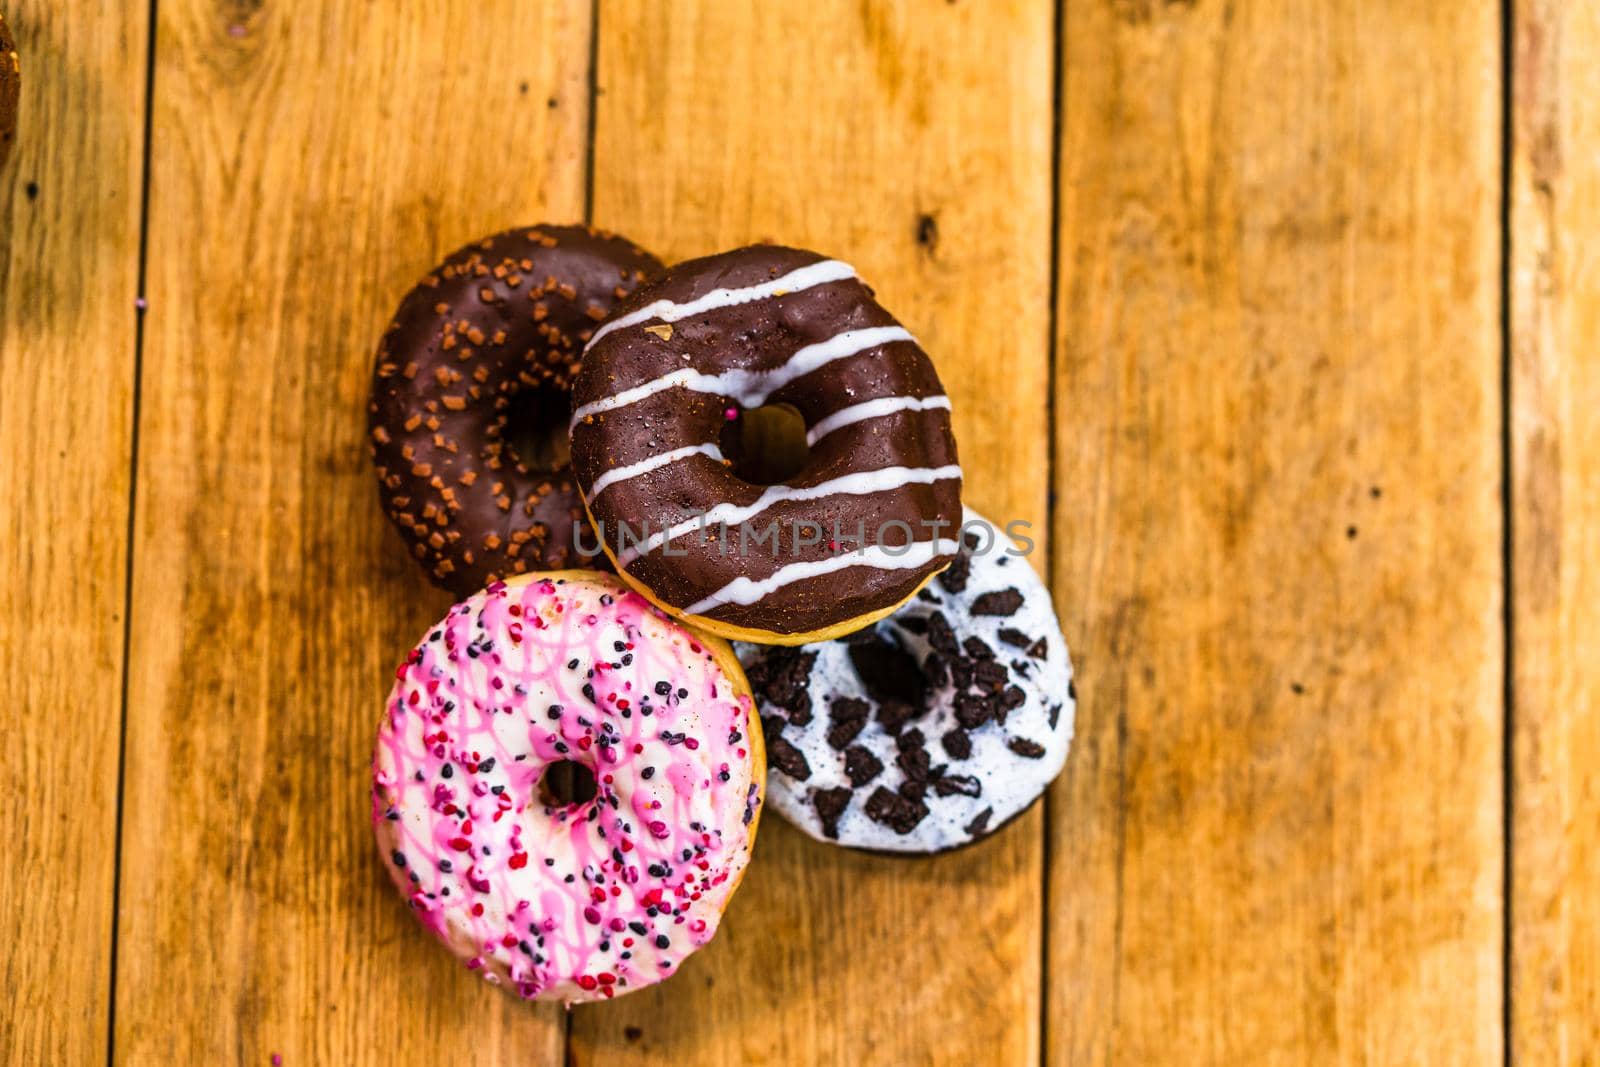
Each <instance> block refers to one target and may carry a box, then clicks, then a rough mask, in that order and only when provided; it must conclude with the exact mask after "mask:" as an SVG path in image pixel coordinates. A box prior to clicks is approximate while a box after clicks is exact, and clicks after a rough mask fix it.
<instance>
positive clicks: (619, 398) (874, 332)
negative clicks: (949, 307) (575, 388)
mask: <svg viewBox="0 0 1600 1067" xmlns="http://www.w3.org/2000/svg"><path fill="white" fill-rule="evenodd" d="M779 280H780V281H781V280H782V279H779ZM893 341H910V342H912V343H915V342H916V338H915V337H912V336H911V334H910V332H908V331H907V330H906V329H905V328H904V327H902V326H869V327H866V328H865V329H860V330H846V331H844V332H843V333H838V334H834V335H833V336H832V337H830V338H828V339H827V340H826V341H818V342H817V343H816V344H810V345H806V346H805V347H804V348H802V349H800V350H798V351H797V352H795V354H794V355H792V356H790V357H789V359H788V360H787V361H785V362H784V363H783V364H782V365H781V366H777V367H774V368H772V369H771V370H765V371H750V370H743V369H738V368H736V369H734V370H727V371H723V372H722V373H721V374H703V373H701V372H700V371H697V370H688V369H684V370H675V371H673V372H671V373H670V374H663V375H662V376H661V377H659V378H655V379H652V380H650V381H648V382H645V383H644V384H643V385H636V386H634V387H633V388H631V389H624V390H623V391H622V392H620V393H614V394H612V395H611V396H603V397H601V398H600V399H599V400H592V401H590V402H589V403H587V404H584V405H583V406H581V407H579V408H578V410H576V411H574V412H573V413H572V423H571V428H573V429H576V428H577V426H578V425H579V424H580V423H581V422H583V420H584V419H587V418H589V417H590V416H591V415H598V414H600V413H601V412H604V411H615V410H616V409H617V408H622V407H627V406H628V405H629V404H637V403H638V402H639V401H641V400H643V399H645V398H646V397H651V396H654V395H656V394H657V393H660V392H665V391H666V390H668V389H674V388H683V389H689V390H692V391H694V392H697V393H716V394H718V395H721V396H731V397H733V398H734V399H735V400H737V401H738V402H739V403H740V404H741V405H743V406H744V407H747V408H755V407H760V406H761V405H762V404H765V403H766V402H767V397H769V396H771V395H772V394H773V393H775V392H777V391H778V390H779V389H782V388H783V387H784V386H786V385H788V384H789V383H790V382H792V381H794V380H795V379H797V378H802V377H804V376H805V375H807V374H810V373H811V372H812V371H814V370H816V369H817V368H818V367H821V366H824V365H826V364H828V363H832V362H834V361H835V360H839V359H844V358H846V357H847V356H853V355H856V354H857V353H859V352H865V351H866V350H867V349H869V348H876V347H878V346H879V345H886V344H889V343H891V342H893ZM589 343H590V344H593V343H594V342H593V341H591V342H589Z"/></svg>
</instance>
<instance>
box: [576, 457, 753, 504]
mask: <svg viewBox="0 0 1600 1067" xmlns="http://www.w3.org/2000/svg"><path fill="white" fill-rule="evenodd" d="M690 456H710V457H711V458H712V459H714V460H716V461H717V462H718V463H721V462H722V449H720V448H718V447H717V446H716V445H714V444H705V445H685V446H684V447H683V448H674V449H672V450H671V451H669V452H659V453H657V454H656V455H653V456H651V457H650V458H649V459H641V460H640V461H639V462H637V463H630V464H628V465H627V466H626V467H613V468H612V469H611V470H608V471H606V472H605V473H604V474H602V475H601V476H600V477H598V478H596V479H595V480H594V484H593V485H591V486H590V487H589V499H590V500H593V499H594V498H595V497H597V496H599V495H600V494H601V493H603V492H605V491H606V489H607V488H609V487H610V486H613V485H616V484H617V483H618V482H625V481H627V480H628V479H629V478H637V477H639V475H641V474H649V473H650V472H651V471H653V470H659V469H661V468H662V467H665V466H668V465H669V464H672V463H676V462H678V460H680V459H688V458H689V457H690Z"/></svg>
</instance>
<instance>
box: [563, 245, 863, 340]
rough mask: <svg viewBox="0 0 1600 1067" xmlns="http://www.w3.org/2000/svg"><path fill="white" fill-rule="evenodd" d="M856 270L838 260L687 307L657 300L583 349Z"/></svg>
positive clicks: (709, 295) (714, 292)
mask: <svg viewBox="0 0 1600 1067" xmlns="http://www.w3.org/2000/svg"><path fill="white" fill-rule="evenodd" d="M855 276H856V269H855V268H854V267H852V266H851V265H850V264H848V263H841V262H840V261H839V260H837V259H825V260H823V261H822V262H820V263H811V264H808V265H807V266H804V267H801V268H799V269H798V270H792V271H790V272H789V273H788V274H785V275H783V276H782V277H778V278H774V279H772V280H771V281H768V282H762V283H761V284H759V285H747V286H744V287H742V288H739V289H713V290H711V291H710V292H709V293H707V294H706V295H704V296H701V297H697V298H695V299H694V300H691V301H689V302H688V303H685V304H676V303H673V302H672V301H671V300H656V301H652V302H651V303H649V304H646V305H645V306H644V307H642V308H640V309H639V310H638V311H630V312H629V313H628V314H626V315H619V316H618V317H616V318H614V319H612V320H611V321H610V322H608V323H606V324H605V325H603V326H601V327H600V328H599V329H598V330H596V331H595V332H594V336H592V337H590V338H589V344H588V345H585V346H584V349H585V351H587V350H588V349H589V348H592V347H593V346H594V345H595V343H596V342H598V341H599V340H600V338H602V337H604V336H605V335H606V334H608V333H611V332H612V331H613V330H620V329H623V328H624V327H627V326H636V325H638V324H639V323H641V322H650V321H651V320H652V319H654V320H657V321H660V322H677V321H678V320H679V319H687V318H689V317H690V316H693V315H702V314H704V313H705V312H707V311H715V310H717V309H718V308H727V307H736V306H738V305H739V304H748V303H750V302H751V301H753V300H766V299H768V298H770V297H774V296H783V295H784V294H786V293H794V292H799V291H800V290H801V289H810V288H812V287H813V286H817V285H824V284H826V283H828V282H839V281H844V280H845V279H846V278H854V277H855Z"/></svg>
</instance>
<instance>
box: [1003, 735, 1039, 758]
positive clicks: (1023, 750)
mask: <svg viewBox="0 0 1600 1067" xmlns="http://www.w3.org/2000/svg"><path fill="white" fill-rule="evenodd" d="M1006 747H1007V748H1009V749H1010V750H1011V751H1013V752H1015V753H1016V754H1017V755H1019V756H1026V757H1027V758H1028V759H1038V758H1039V757H1040V756H1043V755H1044V746H1043V745H1041V744H1039V743H1038V742H1037V741H1029V740H1028V739H1027V738H1025V737H1013V738H1012V739H1011V740H1009V741H1007V742H1006Z"/></svg>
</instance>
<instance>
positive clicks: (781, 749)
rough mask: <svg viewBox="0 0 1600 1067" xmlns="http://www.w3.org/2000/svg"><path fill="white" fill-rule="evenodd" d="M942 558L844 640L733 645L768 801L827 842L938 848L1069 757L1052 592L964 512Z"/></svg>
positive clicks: (999, 538) (1019, 805)
mask: <svg viewBox="0 0 1600 1067" xmlns="http://www.w3.org/2000/svg"><path fill="white" fill-rule="evenodd" d="M961 542H962V548H961V552H960V554H959V555H958V556H957V557H956V561H955V562H954V563H953V564H952V565H951V566H950V568H949V569H948V570H946V571H945V572H944V573H942V574H940V575H939V576H938V578H937V579H936V580H935V581H933V582H931V583H929V585H928V586H927V587H926V588H925V589H923V590H921V591H920V592H918V593H917V595H916V597H914V598H913V599H912V601H911V602H910V603H909V604H907V605H906V606H905V607H903V608H901V609H900V610H899V611H896V612H895V613H894V614H893V615H890V616H889V617H888V618H887V619H885V620H883V621H882V622H879V623H878V624H877V625H876V626H874V627H873V628H871V629H868V630H862V631H860V632H859V633H856V634H853V635H851V636H850V637H849V638H846V639H844V640H842V641H828V642H825V643H822V644H817V645H807V646H804V647H800V648H785V647H761V646H756V645H740V646H737V649H736V650H737V652H738V654H739V658H740V659H741V660H742V661H743V663H744V665H745V669H746V671H747V672H748V673H749V678H750V683H751V685H752V687H753V688H754V690H755V693H756V698H757V701H758V702H759V704H760V708H761V716H762V720H761V721H762V726H763V728H764V730H765V732H766V739H767V760H768V762H769V763H770V764H771V766H772V769H773V771H774V772H775V773H774V774H773V775H772V777H771V781H770V782H769V784H768V795H769V798H770V800H771V803H772V806H773V807H774V808H776V809H777V811H778V812H779V813H780V814H781V815H783V817H784V818H786V819H788V820H789V821H790V822H792V823H794V824H795V825H796V826H798V827H800V829H802V830H804V831H805V832H806V833H807V834H810V835H811V836H812V837H814V838H817V839H818V840H820V841H831V842H836V843H838V844H841V845H846V846H849V847H852V848H858V849H866V850H871V851H879V852H889V853H932V852H943V851H947V850H949V849H952V848H957V847H960V846H962V845H967V844H970V843H972V842H974V841H977V840H979V839H981V838H984V837H986V836H988V835H989V834H992V833H994V831H995V830H997V829H999V828H1000V827H1001V826H1003V825H1004V824H1005V823H1006V822H1008V821H1009V820H1011V819H1013V818H1015V817H1016V816H1017V815H1019V814H1021V813H1022V812H1023V811H1025V810H1026V809H1027V808H1028V806H1029V805H1031V804H1032V803H1033V802H1034V800H1036V799H1037V798H1038V797H1039V795H1040V794H1042V793H1043V792H1044V790H1045V787H1046V786H1048V785H1049V784H1050V782H1051V780H1052V779H1053V778H1055V776H1056V775H1057V774H1058V773H1059V772H1060V771H1061V768H1062V765H1063V764H1064V763H1065V762H1066V758H1067V749H1068V746H1069V745H1070V744H1071V742H1072V720H1073V712H1074V709H1075V707H1076V695H1075V693H1074V690H1073V687H1072V664H1071V661H1070V659H1069V657H1068V654H1067V645H1066V641H1065V640H1064V639H1063V638H1062V636H1061V627H1060V625H1059V624H1058V623H1057V621H1056V615H1055V610H1054V609H1053V608H1052V607H1051V604H1050V593H1049V591H1048V590H1046V589H1045V587H1044V583H1043V582H1041V581H1040V580H1039V578H1038V577H1037V576H1036V575H1035V574H1034V572H1033V568H1032V567H1030V566H1029V565H1028V561H1027V560H1026V559H1025V558H1023V556H1021V555H1019V554H1017V550H1016V549H1015V548H1014V546H1013V545H1012V544H1011V543H1010V542H1009V541H1008V540H1007V539H1006V538H1005V537H1004V535H1002V534H1001V533H1000V532H999V531H998V530H996V529H995V527H994V525H993V524H992V523H990V522H989V521H988V520H986V519H984V518H983V517H981V516H979V515H978V514H977V513H975V512H973V511H970V510H968V511H967V512H966V515H965V522H964V523H963V526H962V531H961Z"/></svg>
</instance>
